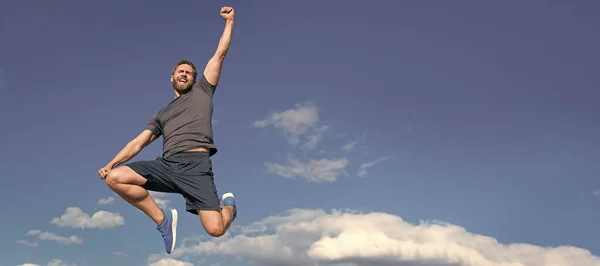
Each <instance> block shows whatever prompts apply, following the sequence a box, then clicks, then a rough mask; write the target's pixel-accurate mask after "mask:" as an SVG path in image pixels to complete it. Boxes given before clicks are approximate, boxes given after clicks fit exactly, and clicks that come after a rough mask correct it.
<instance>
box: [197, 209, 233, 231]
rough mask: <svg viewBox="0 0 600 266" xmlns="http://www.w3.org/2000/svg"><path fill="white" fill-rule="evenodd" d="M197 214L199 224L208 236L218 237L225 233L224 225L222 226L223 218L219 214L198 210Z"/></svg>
mask: <svg viewBox="0 0 600 266" xmlns="http://www.w3.org/2000/svg"><path fill="white" fill-rule="evenodd" d="M198 214H199V215H200V222H201V223H202V226H203V227H204V230H205V231H206V233H208V234H209V235H210V236H212V237H220V236H223V235H224V234H225V232H226V231H227V229H226V228H225V224H223V218H222V216H221V213H220V212H218V211H210V210H198Z"/></svg>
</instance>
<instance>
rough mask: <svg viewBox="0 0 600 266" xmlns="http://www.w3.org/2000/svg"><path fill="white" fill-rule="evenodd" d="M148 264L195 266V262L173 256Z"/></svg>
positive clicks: (151, 265)
mask: <svg viewBox="0 0 600 266" xmlns="http://www.w3.org/2000/svg"><path fill="white" fill-rule="evenodd" d="M148 266H194V264H192V263H189V262H185V261H180V260H176V259H172V258H165V259H161V260H159V261H156V262H154V263H152V264H149V265H148Z"/></svg>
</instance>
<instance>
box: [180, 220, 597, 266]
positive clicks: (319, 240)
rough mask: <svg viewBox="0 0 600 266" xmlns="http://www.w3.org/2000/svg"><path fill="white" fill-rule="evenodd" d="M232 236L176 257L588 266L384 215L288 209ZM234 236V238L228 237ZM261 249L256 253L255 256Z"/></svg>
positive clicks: (590, 259) (584, 256)
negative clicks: (283, 213)
mask: <svg viewBox="0 0 600 266" xmlns="http://www.w3.org/2000/svg"><path fill="white" fill-rule="evenodd" d="M232 231H237V232H238V234H236V235H234V236H232V237H229V236H225V237H223V238H218V239H212V240H209V241H204V242H199V243H197V244H195V245H191V246H181V247H179V248H178V249H176V250H175V251H174V253H173V254H172V255H173V256H174V257H178V256H205V255H215V256H221V257H223V258H227V257H231V256H235V257H239V258H242V259H246V260H250V261H252V262H254V263H256V264H257V265H280V266H284V265H297V266H304V265H353V266H367V265H368V266H380V265H398V266H408V265H421V266H542V265H543V266H547V265H561V266H592V265H599V264H600V258H599V257H597V256H594V255H592V254H591V253H590V252H589V251H588V250H585V249H581V248H577V247H572V246H557V247H542V246H536V245H531V244H525V243H511V244H503V243H500V242H498V240H496V239H494V238H492V237H488V236H484V235H478V234H473V233H470V232H468V231H467V230H466V229H465V228H463V227H460V226H456V225H451V224H445V223H440V222H429V223H425V222H423V223H420V224H410V223H408V222H406V221H403V220H402V218H400V217H398V216H395V215H392V214H387V213H378V212H373V213H358V212H353V211H332V212H325V211H322V210H306V209H292V210H290V211H288V212H287V213H286V214H285V215H282V216H270V217H267V218H265V219H262V220H260V221H258V222H255V223H253V224H250V225H249V226H242V227H241V228H240V229H239V230H232ZM232 234H233V233H232ZM257 250H260V252H256V251H257Z"/></svg>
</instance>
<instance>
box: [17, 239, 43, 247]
mask: <svg viewBox="0 0 600 266" xmlns="http://www.w3.org/2000/svg"><path fill="white" fill-rule="evenodd" d="M17 244H21V245H25V246H30V247H37V246H38V245H39V244H40V243H38V242H37V241H27V240H22V239H21V240H17Z"/></svg>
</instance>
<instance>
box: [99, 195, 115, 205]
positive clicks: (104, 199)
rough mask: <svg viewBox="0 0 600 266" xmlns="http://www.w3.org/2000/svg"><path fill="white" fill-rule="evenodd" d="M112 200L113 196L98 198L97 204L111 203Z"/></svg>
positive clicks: (113, 199)
mask: <svg viewBox="0 0 600 266" xmlns="http://www.w3.org/2000/svg"><path fill="white" fill-rule="evenodd" d="M114 201H115V198H114V197H108V198H103V199H100V200H99V201H98V204H99V205H106V204H110V203H113V202H114Z"/></svg>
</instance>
